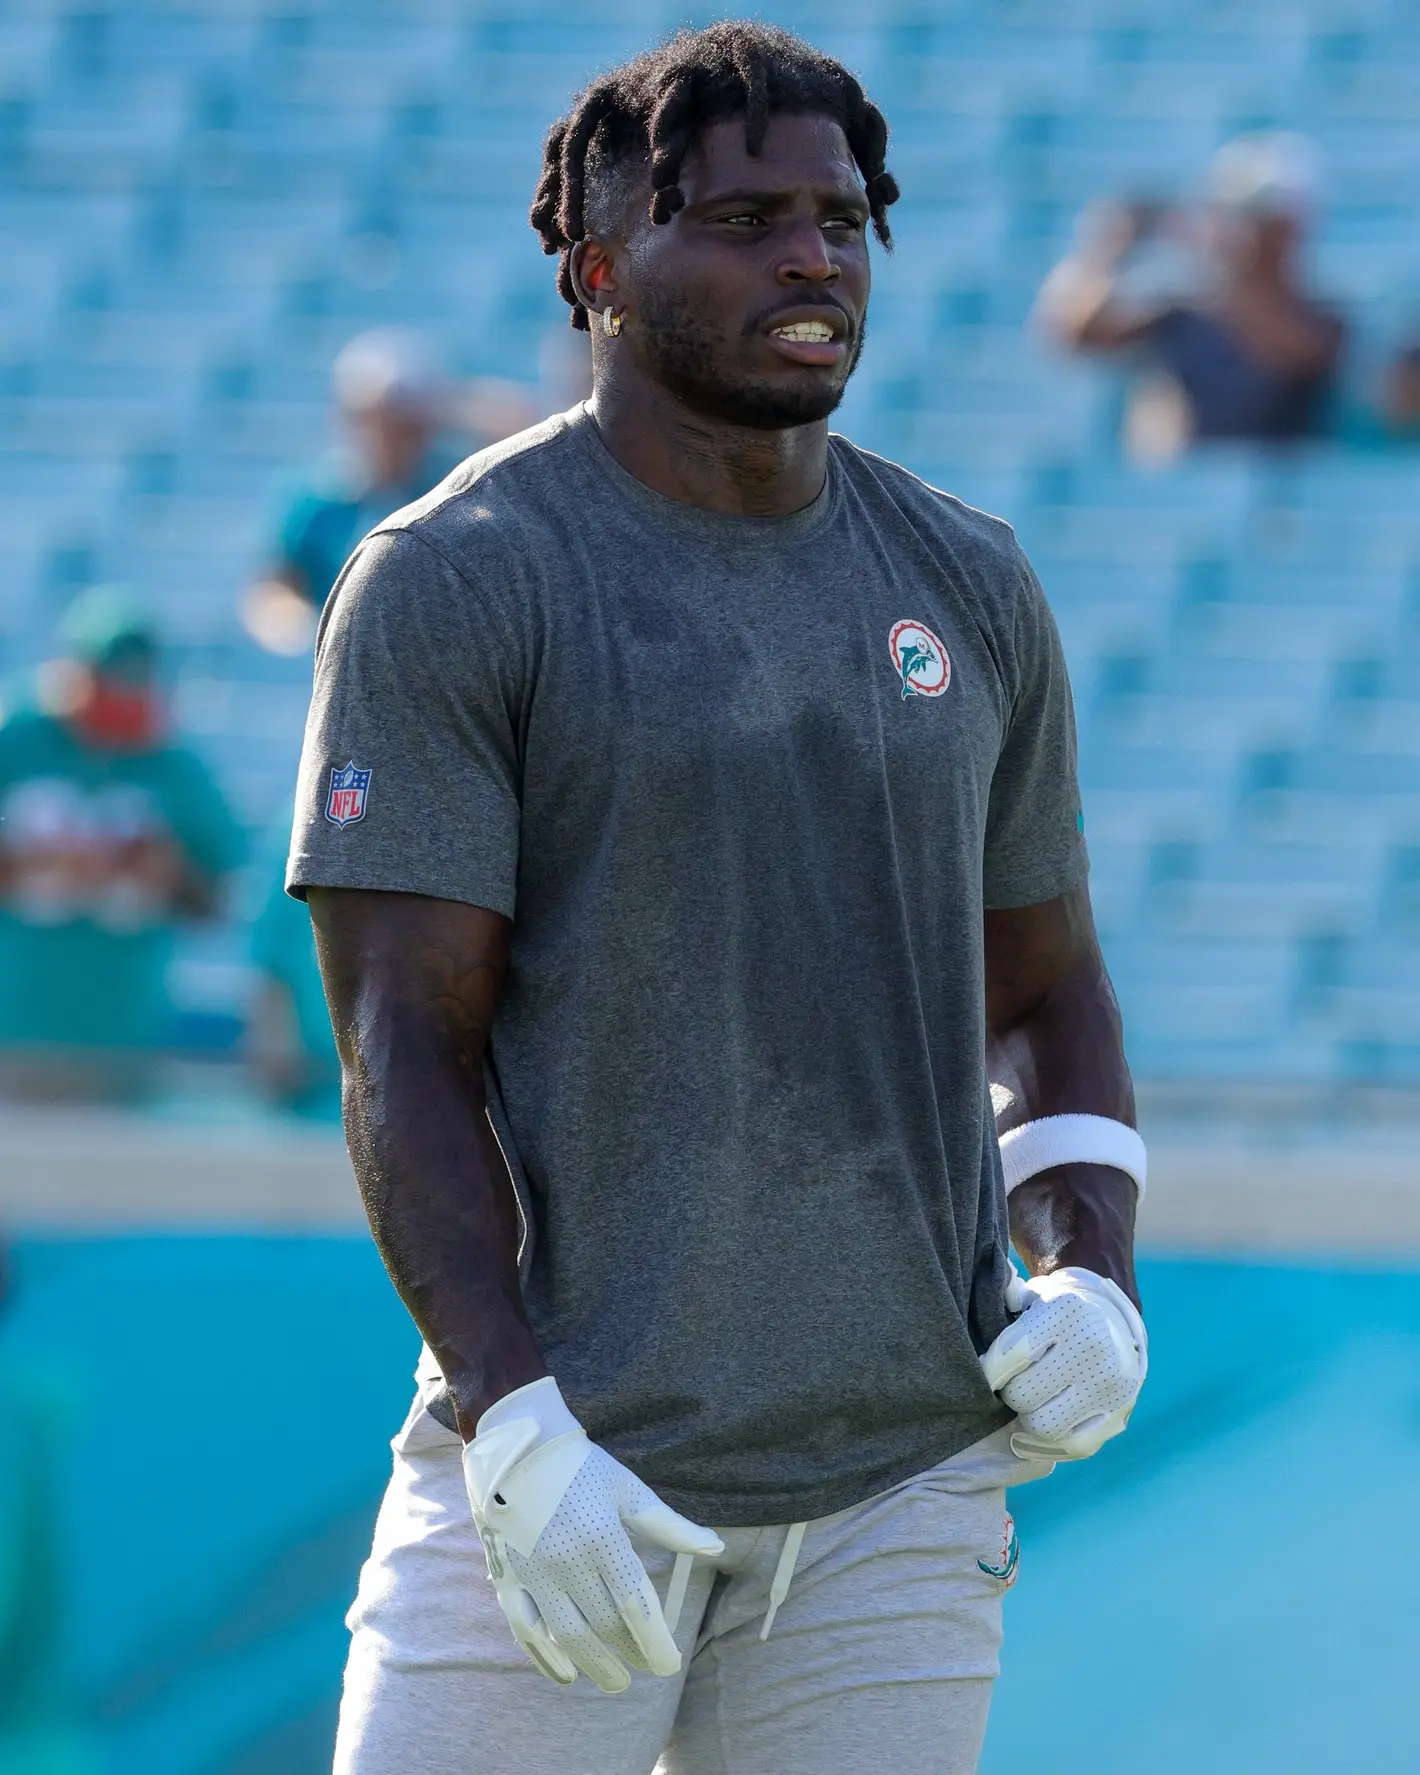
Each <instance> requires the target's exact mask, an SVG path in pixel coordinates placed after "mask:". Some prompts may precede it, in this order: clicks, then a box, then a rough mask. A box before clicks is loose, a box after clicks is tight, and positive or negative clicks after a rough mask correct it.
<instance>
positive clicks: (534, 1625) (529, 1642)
mask: <svg viewBox="0 0 1420 1775" xmlns="http://www.w3.org/2000/svg"><path fill="white" fill-rule="evenodd" d="M497 1588H498V1601H499V1603H500V1604H501V1605H502V1608H503V1613H504V1615H505V1616H506V1617H507V1621H508V1625H509V1627H511V1628H512V1630H513V1638H514V1639H515V1640H516V1641H517V1642H518V1644H519V1645H520V1646H521V1647H522V1648H523V1650H524V1652H526V1653H527V1655H528V1657H529V1658H530V1659H531V1660H532V1662H533V1663H534V1664H535V1665H536V1666H537V1668H538V1669H539V1670H540V1671H541V1672H542V1674H543V1675H544V1676H546V1677H550V1678H551V1680H552V1681H553V1682H555V1683H560V1684H562V1685H563V1686H564V1687H565V1686H566V1685H567V1684H568V1683H574V1682H576V1680H577V1666H576V1665H575V1664H574V1663H573V1662H572V1660H571V1659H570V1658H569V1657H568V1656H567V1654H566V1653H565V1652H564V1651H562V1649H561V1648H560V1647H559V1645H558V1644H557V1641H556V1640H555V1639H554V1638H553V1637H552V1635H551V1634H550V1633H549V1632H548V1630H547V1623H546V1622H545V1621H544V1620H543V1618H542V1616H541V1615H540V1614H539V1613H538V1612H537V1604H536V1603H535V1602H534V1601H533V1599H532V1598H531V1597H530V1596H529V1595H528V1593H527V1591H526V1590H524V1589H523V1588H522V1587H521V1586H520V1585H517V1584H504V1585H501V1586H498V1587H497Z"/></svg>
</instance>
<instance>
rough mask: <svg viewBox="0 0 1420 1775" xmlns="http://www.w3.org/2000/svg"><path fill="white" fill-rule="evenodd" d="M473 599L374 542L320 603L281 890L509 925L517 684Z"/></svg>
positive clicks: (409, 547) (377, 537) (430, 558)
mask: <svg viewBox="0 0 1420 1775" xmlns="http://www.w3.org/2000/svg"><path fill="white" fill-rule="evenodd" d="M512 654H513V650H512V648H511V646H510V644H509V638H508V637H507V636H506V635H504V634H502V633H500V632H499V627H498V625H497V624H496V622H495V621H494V619H493V618H492V617H491V616H490V614H489V612H488V609H487V608H486V606H485V604H484V602H483V600H482V598H481V597H480V596H479V594H478V591H477V589H476V588H475V587H474V586H472V585H471V584H470V583H469V581H468V580H467V579H465V578H464V576H463V575H462V574H461V573H460V572H459V571H458V570H457V569H456V568H455V567H454V566H453V565H452V564H451V563H450V562H448V561H447V560H446V559H445V558H444V556H443V555H442V554H441V553H440V552H439V551H438V550H437V549H436V548H434V547H433V546H432V545H431V544H429V543H426V542H425V541H423V540H422V539H421V538H420V537H418V536H416V535H414V534H413V533H411V532H409V531H388V532H381V531H377V532H375V533H374V534H373V535H371V536H369V537H367V538H366V540H365V541H364V542H363V543H362V544H361V545H360V547H359V548H358V549H357V550H356V552H355V554H354V555H353V556H352V557H351V559H350V562H349V563H348V565H347V566H346V568H345V571H344V573H343V574H342V575H341V578H340V580H339V582H338V583H337V585H336V588H335V591H334V593H333V595H332V597H331V599H330V602H329V603H328V605H327V606H326V612H325V617H324V619H323V621H322V624H321V633H320V637H319V640H318V642H317V646H316V673H315V692H314V696H313V697H312V701H311V709H310V715H309V717H308V719H307V723H306V738H305V745H304V748H303V750H302V754H301V772H300V779H299V783H298V786H297V792H296V815H295V823H294V827H293V831H292V838H291V852H290V856H289V859H288V862H287V870H286V885H287V889H288V891H290V892H291V893H293V894H294V895H295V896H296V897H297V898H298V899H304V898H305V892H304V890H305V889H306V888H309V887H317V886H319V887H351V888H376V889H381V890H383V891H385V892H393V893H410V894H428V895H430V896H432V897H433V898H435V899H440V900H462V901H466V902H467V903H469V904H470V905H475V906H484V907H487V908H488V909H489V910H490V911H493V912H501V913H503V914H505V915H506V916H507V917H511V916H512V914H513V903H514V892H515V887H516V882H517V870H518V836H519V767H518V748H517V741H516V735H517V729H518V722H517V709H518V703H519V694H520V693H519V682H518V674H517V672H516V670H515V669H514V665H513V657H512Z"/></svg>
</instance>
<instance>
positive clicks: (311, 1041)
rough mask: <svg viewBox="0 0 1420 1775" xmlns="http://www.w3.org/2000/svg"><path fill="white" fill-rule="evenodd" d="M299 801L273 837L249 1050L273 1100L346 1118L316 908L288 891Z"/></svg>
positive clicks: (309, 1113) (254, 955) (255, 946)
mask: <svg viewBox="0 0 1420 1775" xmlns="http://www.w3.org/2000/svg"><path fill="white" fill-rule="evenodd" d="M294 813H295V809H294V806H292V807H288V809H287V812H286V815H285V818H284V819H283V820H282V821H281V823H280V824H279V825H278V826H277V827H276V828H274V829H273V831H272V833H271V835H270V837H269V838H268V841H267V855H266V858H265V867H264V868H263V870H262V873H261V882H262V888H263V895H262V901H261V906H260V910H259V911H258V912H257V915H256V918H255V921H254V922H253V924H252V932H251V960H252V967H253V969H254V970H255V973H256V990H255V992H254V994H253V998H252V1003H251V1010H250V1014H249V1017H248V1022H247V1055H248V1059H249V1061H250V1063H251V1066H252V1069H253V1071H254V1072H255V1073H256V1076H257V1078H258V1080H259V1081H260V1083H261V1085H262V1087H263V1089H264V1090H265V1091H266V1093H267V1095H268V1096H269V1097H270V1098H271V1100H272V1101H273V1102H274V1103H275V1104H277V1105H278V1106H279V1107H280V1108H282V1109H286V1110H290V1111H291V1112H293V1113H294V1114H296V1115H299V1116H304V1117H307V1118H308V1119H310V1120H312V1121H329V1122H334V1121H338V1120H339V1119H340V1057H339V1056H338V1055H337V1053H336V1051H335V1036H334V1035H333V1033H332V1032H331V1027H330V1013H329V1011H327V1009H326V1004H325V987H324V986H323V985H322V984H321V977H320V963H319V962H318V960H317V959H316V940H315V932H314V931H313V930H312V929H311V915H310V913H309V912H308V911H307V910H306V908H305V906H304V904H303V903H302V902H301V901H300V900H293V899H292V898H291V896H290V895H289V894H288V893H287V892H286V852H287V850H288V849H289V848H290V839H291V821H292V818H293V817H294Z"/></svg>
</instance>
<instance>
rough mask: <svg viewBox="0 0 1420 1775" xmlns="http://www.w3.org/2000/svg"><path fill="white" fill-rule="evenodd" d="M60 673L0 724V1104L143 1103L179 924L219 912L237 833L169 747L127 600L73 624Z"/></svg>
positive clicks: (86, 597) (144, 634)
mask: <svg viewBox="0 0 1420 1775" xmlns="http://www.w3.org/2000/svg"><path fill="white" fill-rule="evenodd" d="M61 642H62V646H63V653H62V656H61V657H60V658H59V659H58V660H55V661H52V662H51V663H50V664H49V665H48V666H46V667H45V668H43V669H42V670H41V672H40V674H39V676H38V681H37V684H36V687H35V693H34V695H33V696H32V697H31V698H29V699H27V700H26V701H24V702H23V703H21V704H20V705H19V706H18V707H16V708H15V709H14V710H13V712H9V713H8V714H7V715H6V716H5V718H4V719H3V720H0V1093H3V1094H5V1095H10V1096H23V1097H40V1098H51V1099H52V1098H59V1099H75V1098H78V1099H83V1098H105V1099H123V1098H128V1097H133V1096H136V1095H141V1094H142V1093H143V1092H144V1090H145V1089H146V1088H147V1086H148V1084H149V1082H150V1075H151V1068H152V1061H153V1057H154V1055H155V1053H156V1051H157V1049H158V1047H159V1046H160V1044H161V1042H162V1039H163V1021H164V1014H165V1011H166V1000H165V995H164V987H163V980H164V972H165V968H166V964H167V959H168V955H169V951H170V946H171V942H172V934H173V930H174V927H175V925H176V924H177V922H178V921H179V920H180V919H183V918H202V917H206V916H209V915H210V914H211V913H213V912H214V911H215V910H216V908H217V904H218V899H219V893H220V888H221V883H222V878H223V877H224V876H225V875H226V874H227V873H228V872H229V871H230V870H232V869H233V868H234V867H235V866H236V865H237V863H238V862H239V861H240V860H241V851H242V841H241V834H240V831H239V829H238V827H237V825H236V822H235V820H234V818H233V816H232V814H231V812H230V810H229V809H228V807H227V804H226V801H225V800H224V798H223V796H222V794H221V792H220V791H219V789H218V788H217V785H216V783H215V782H214V781H213V780H212V777H211V776H210V774H209V773H208V771H207V770H206V768H205V767H204V765H203V764H202V763H201V761H200V760H199V759H198V758H197V757H196V756H195V754H193V753H192V752H190V751H189V750H188V749H187V748H186V747H184V746H182V745H179V744H178V743H176V742H175V741H174V740H173V739H172V738H171V737H170V735H169V733H168V731H167V723H166V710H165V704H164V698H163V695H162V691H161V686H160V670H159V668H160V661H161V646H160V641H159V636H158V632H157V629H156V627H155V625H154V624H153V622H152V620H151V619H150V617H149V616H148V615H147V614H146V613H145V612H144V611H143V610H142V609H141V608H140V607H139V606H138V605H137V604H136V603H135V602H134V600H133V599H132V598H131V597H130V596H129V594H128V593H127V592H126V591H124V590H123V589H122V588H120V587H114V586H103V587H95V588H94V589H92V590H90V591H89V592H86V593H84V594H83V595H82V596H81V597H80V598H79V599H78V600H76V602H75V603H74V604H73V605H72V606H71V607H70V609H69V611H68V612H67V614H66V616H65V619H64V622H63V625H62V627H61Z"/></svg>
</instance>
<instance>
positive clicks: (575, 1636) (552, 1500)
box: [463, 1376, 725, 1694]
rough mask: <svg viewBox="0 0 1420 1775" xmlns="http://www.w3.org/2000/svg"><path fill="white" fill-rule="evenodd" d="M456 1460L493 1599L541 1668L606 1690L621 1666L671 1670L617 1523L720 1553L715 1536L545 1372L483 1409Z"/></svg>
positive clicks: (651, 1597)
mask: <svg viewBox="0 0 1420 1775" xmlns="http://www.w3.org/2000/svg"><path fill="white" fill-rule="evenodd" d="M463 1464H464V1479H465V1482H466V1483H467V1486H468V1496H469V1502H470V1504H471V1505H472V1506H473V1515H474V1520H475V1522H476V1523H477V1525H478V1532H479V1535H480V1536H481V1537H482V1540H483V1549H484V1552H485V1553H486V1555H487V1557H488V1574H489V1576H490V1577H491V1578H492V1580H493V1586H494V1589H495V1590H496V1591H497V1593H498V1601H499V1604H500V1605H501V1607H502V1610H503V1613H504V1615H505V1616H506V1617H507V1619H508V1625H509V1626H510V1627H511V1628H512V1630H513V1637H514V1639H516V1640H517V1642H518V1644H519V1645H520V1646H521V1647H522V1648H523V1650H524V1651H525V1652H526V1653H527V1655H528V1657H529V1658H530V1659H531V1660H532V1661H533V1663H534V1664H535V1665H536V1666H537V1667H538V1669H539V1670H540V1671H541V1672H542V1673H543V1675H544V1676H548V1677H551V1678H552V1680H553V1681H554V1682H558V1683H570V1682H575V1681H576V1678H577V1672H578V1670H583V1671H585V1672H586V1674H587V1675H588V1676H589V1677H591V1679H592V1681H593V1682H594V1683H595V1684H596V1685H597V1687H598V1688H599V1689H604V1690H605V1691H606V1692H607V1693H608V1694H617V1693H619V1692H620V1691H621V1690H622V1689H624V1688H626V1687H627V1685H628V1684H629V1683H630V1681H631V1677H630V1674H629V1672H628V1671H627V1668H626V1666H627V1665H628V1664H629V1665H632V1666H633V1667H634V1668H635V1669H637V1670H650V1671H651V1672H652V1673H653V1674H654V1675H656V1676H674V1675H675V1673H676V1672H677V1671H678V1670H679V1669H680V1651H679V1648H678V1647H677V1645H676V1643H675V1640H674V1639H673V1638H672V1636H671V1633H670V1629H669V1628H668V1627H667V1626H666V1621H665V1616H664V1615H663V1614H662V1612H661V1604H660V1601H659V1599H658V1597H657V1596H656V1592H655V1588H654V1587H653V1585H652V1583H651V1580H650V1578H649V1577H648V1576H647V1575H646V1568H645V1567H644V1566H643V1565H642V1563H641V1561H640V1559H639V1558H638V1557H637V1554H636V1550H635V1548H634V1547H632V1545H631V1542H630V1540H629V1539H628V1537H627V1532H626V1531H627V1529H630V1530H631V1531H632V1532H633V1533H634V1534H638V1535H642V1536H644V1537H645V1538H646V1539H647V1540H648V1541H653V1542H655V1543H656V1545H657V1546H660V1547H666V1548H668V1549H669V1550H670V1551H671V1552H673V1553H691V1554H700V1555H702V1556H703V1557H705V1558H714V1557H715V1556H716V1555H717V1554H720V1553H723V1552H724V1550H725V1548H724V1543H723V1542H722V1541H721V1540H720V1538H719V1536H718V1535H715V1534H713V1533H712V1532H711V1531H710V1530H709V1529H703V1528H698V1527H697V1526H696V1524H695V1523H693V1522H690V1521H688V1520H687V1519H686V1518H685V1517H684V1516H680V1515H678V1514H677V1513H676V1511H674V1510H672V1509H671V1508H670V1506H669V1505H668V1504H663V1503H662V1502H661V1500H660V1499H659V1498H658V1497H657V1496H656V1494H655V1493H654V1492H653V1491H651V1489H650V1488H649V1487H648V1486H645V1485H643V1484H642V1483H641V1481H640V1480H639V1479H638V1478H637V1477H636V1475H635V1474H634V1473H632V1472H631V1471H630V1470H629V1469H628V1468H626V1467H623V1466H622V1464H621V1463H620V1461H617V1460H613V1458H612V1457H611V1456H610V1455H609V1454H608V1453H607V1452H606V1450H605V1449H604V1448H598V1447H597V1445H596V1444H595V1443H593V1442H591V1441H589V1440H588V1437H587V1432H586V1431H585V1430H584V1429H583V1428H582V1426H581V1425H580V1424H579V1423H578V1422H577V1420H576V1418H574V1417H573V1416H572V1414H571V1412H570V1411H568V1409H567V1406H566V1405H565V1403H564V1402H563V1399H562V1395H561V1393H560V1391H559V1390H558V1387H557V1383H556V1381H554V1380H553V1379H552V1378H551V1376H548V1377H547V1378H546V1379H544V1380H540V1381H534V1382H533V1383H532V1384H531V1385H530V1386H526V1387H519V1388H518V1390H517V1391H516V1392H514V1393H510V1394H508V1396H507V1398H505V1399H500V1400H499V1401H498V1403H497V1404H496V1405H493V1406H490V1407H489V1409H488V1410H487V1411H486V1412H484V1414H483V1416H482V1417H481V1418H480V1419H479V1420H478V1429H477V1432H476V1434H475V1436H474V1439H473V1441H472V1442H470V1443H469V1444H468V1445H467V1446H466V1447H465V1449H464V1451H463Z"/></svg>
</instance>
